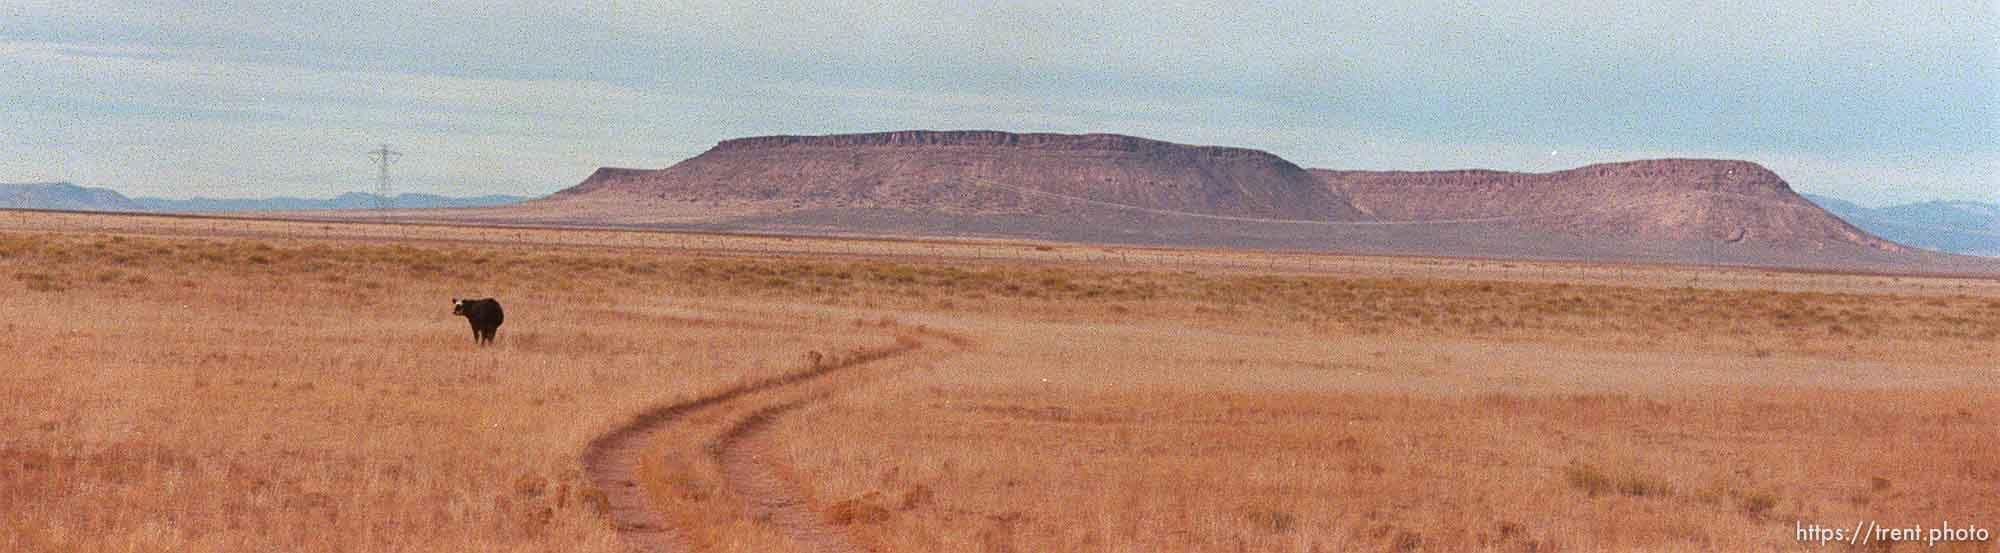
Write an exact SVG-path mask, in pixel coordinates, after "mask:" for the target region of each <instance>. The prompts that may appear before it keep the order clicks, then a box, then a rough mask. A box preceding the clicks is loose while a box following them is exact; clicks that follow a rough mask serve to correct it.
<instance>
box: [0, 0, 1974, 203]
mask: <svg viewBox="0 0 2000 553" xmlns="http://www.w3.org/2000/svg"><path fill="white" fill-rule="evenodd" d="M310 4H312V5H304V6H285V5H272V4H269V3H265V2H234V1H215V2H180V1H174V0H161V1H154V2H141V3H127V2H96V1H92V0H60V1H46V0H26V1H25V2H23V1H22V0H9V1H7V2H4V3H0V124H3V125H4V126H0V182H31V181H69V182H75V183H77V184H83V185H90V186H107V187H110V188H114V189H117V190H119V191H121V192H124V193H126V194H127V195H133V196H164V197H175V198H181V197H189V196H230V197H263V196H276V195H303V196H331V195H335V194H339V193H342V192H349V191H361V190H372V189H373V188H374V185H375V166H374V164H373V162H372V161H371V160H370V158H369V156H368V154H367V152H368V151H369V150H371V149H374V148H375V147H377V146H379V145H382V144H388V145H390V147H391V148H393V149H395V150H397V151H400V152H402V153H403V156H402V157H401V158H399V159H398V160H397V161H396V164H395V165H394V166H392V168H391V173H392V178H393V181H392V182H393V185H394V187H395V188H396V190H397V191H401V192H428V193H440V194H449V195H478V194H489V193H494V194H522V195H541V194H546V193H549V192H553V191H555V190H559V189H561V188H564V187H567V186H570V185H573V184H575V183H577V182H579V181H581V180H583V178H584V177H586V176H588V175H589V174H590V172H591V171H592V170H594V169H596V168H597V167H601V166H614V167H639V168H659V167H666V166H669V165H672V164H674V163H675V162H678V161H680V160H682V159H685V158H688V157H691V156H694V155H696V154H699V153H701V152H702V151H704V150H706V149H708V148H709V147H711V146H713V145H714V144H715V143H716V142H719V141H721V140H725V139H729V138H736V137H742V136H755V135H770V134H805V135H815V134H834V133H849V132H875V131H890V130H905V129H936V130H947V129H991V130H1006V131H1017V132H1064V133H1083V132H1109V133H1119V134H1129V135H1135V136H1143V137H1147V138H1154V139H1159V140H1167V141H1171V142H1181V143H1189V144H1214V145H1228V146H1240V147H1248V148H1257V149H1261V150H1266V151H1269V152H1272V153H1275V154H1277V155H1279V156H1282V157H1284V158H1286V159H1289V160H1291V161H1293V162H1295V163H1298V164H1299V165H1302V166H1305V167H1323V168H1334V169H1410V170H1415V169H1454V168H1475V167H1476V168H1490V169H1502V170H1517V171H1551V170H1559V169H1565V168H1570V167H1576V166H1581V165H1587V164H1591V163H1601V162H1611V161H1620V160H1629V159H1644V158H1659V157H1702V158H1734V159H1747V160H1751V161H1755V162H1758V163H1761V164H1763V165H1765V166H1766V167H1769V168H1771V169H1772V170H1774V171H1776V172H1777V173H1778V174H1779V175H1781V176H1783V177H1784V178H1785V179H1786V180H1787V181H1788V182H1790V183H1791V184H1792V186H1793V188H1795V189H1797V190H1799V191H1802V192H1811V193H1820V194H1827V195H1832V196H1836V197H1841V198H1845V199H1849V200H1853V201H1856V202H1858V203H1861V204H1863V205H1871V206H1880V205H1885V204H1891V203H1901V202H1909V201H1922V200H1933V199H1944V200H1974V201H1985V202H1995V203H2000V0H1987V1H1984V2H1963V3H1924V2H1917V3H1911V2H1906V1H1905V2H1874V1H1860V2H1818V1H1810V2H1808V1H1795V0H1773V1H1767V2H1733V1H1732V2H1663V1H1656V0H1648V1H1628V0H1608V1H1589V2H1555V1H1521V2H1435V1H1417V2H1393V3H1385V4H1389V5H1386V6H1370V5H1367V4H1374V3H1354V5H1348V4H1347V3H1335V2H1312V1H1307V2H1234V3H1213V4H1210V3H1192V2H1176V1H1172V0H1166V1H1154V2H1135V3H1114V2H1041V1H1033V0H1030V1H1021V2H1007V3H991V4H989V5H974V6H965V5H960V4H962V3H946V2H934V3H926V2H899V1H891V2H866V3H864V2H785V1H774V2H760V3H756V4H754V5H745V4H734V3H689V2H601V1H596V0H572V1H568V2H561V3H544V2H530V3H521V4H511V3H505V2H493V1H483V0H482V1H462V0H438V1H426V2H397V1H382V0H355V1H349V2H339V3H333V2H321V3H310ZM1002 4H1004V5H1002Z"/></svg>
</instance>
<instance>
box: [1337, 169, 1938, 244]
mask: <svg viewBox="0 0 2000 553" xmlns="http://www.w3.org/2000/svg"><path fill="white" fill-rule="evenodd" d="M1313 173H1314V175H1315V176H1317V177H1319V178H1320V180H1321V181H1323V182H1325V183H1326V184H1327V186H1328V188H1330V189H1332V190H1335V191H1336V192H1337V193H1339V194H1341V195H1343V196H1346V197H1348V198H1349V200H1350V201H1351V202H1352V203H1353V205H1354V206H1355V207H1356V208H1357V209H1360V210H1361V211H1363V212H1365V213H1367V214H1368V215H1369V216H1371V217H1374V218H1377V219H1381V220H1394V221H1447V220H1488V221H1490V222H1491V224H1493V225H1499V226H1506V227H1513V228H1521V229H1532V230H1539V231H1545V232H1549V233H1555V234H1561V235H1575V236H1591V237H1624V238H1633V239H1640V240H1649V241H1690V242H1708V243H1722V244H1746V245H1762V246H1770V247H1779V248H1806V249H1821V248H1828V247H1835V246H1840V245H1850V246H1860V247H1863V248H1869V249H1874V250H1880V251H1889V252H1894V251H1902V250H1903V249H1904V247H1903V246H1900V245H1897V244H1895V243H1892V242H1889V241H1886V240H1882V239H1880V238H1877V237H1875V236H1873V235H1870V234H1868V233H1867V232H1864V231H1862V230H1860V229H1858V228H1855V227H1854V226H1852V225H1849V224H1847V223H1846V222H1845V221H1842V220H1840V219H1839V218H1838V217H1834V216H1833V215H1832V214H1829V213H1827V212H1826V211H1824V210H1822V209H1820V208H1819V206H1817V205H1814V204H1813V203H1812V202H1810V201H1807V200H1806V199H1805V198H1803V197H1801V196H1799V195H1798V194H1797V193H1794V192H1793V191H1792V188H1791V186H1790V185H1788V184H1786V183H1785V181H1784V179H1782V178H1779V177H1778V175H1777V174H1775V173H1772V172H1771V171H1770V170H1768V169H1765V168H1764V167H1763V166H1760V165H1757V164H1755V163H1751V162H1747V161H1735V160H1713V159H1653V160H1643V161H1630V162H1622V163H1605V164H1599V165H1590V166H1585V167H1579V168H1576V169H1570V170H1566V171H1556V172H1551V173H1510V172H1501V171H1483V170H1471V171H1329V170H1314V171H1313Z"/></svg>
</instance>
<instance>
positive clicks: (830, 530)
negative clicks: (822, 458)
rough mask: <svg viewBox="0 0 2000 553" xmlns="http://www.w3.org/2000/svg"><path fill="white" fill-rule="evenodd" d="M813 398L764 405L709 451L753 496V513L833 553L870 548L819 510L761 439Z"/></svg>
mask: <svg viewBox="0 0 2000 553" xmlns="http://www.w3.org/2000/svg"><path fill="white" fill-rule="evenodd" d="M823 397H824V396H820V397H815V398H811V399H808V400H800V401H793V402H788V403H783V404H779V405H773V406H770V407H766V408H763V409H759V410H758V411H757V412H755V413H751V414H750V416H748V417H745V418H744V419H743V420H742V421H741V422H738V423H737V424H736V425H735V426H733V427H730V429H729V431H728V432H725V433H723V435H722V436H721V437H719V438H717V439H716V442H715V443H714V444H711V445H710V446H709V454H710V455H714V456H715V458H716V460H717V461H718V462H720V463H721V464H722V476H723V478H724V480H725V481H726V482H727V483H728V485H729V486H730V487H731V488H734V489H736V490H737V491H738V492H740V493H742V494H743V495H744V496H746V497H749V498H750V501H749V503H750V505H749V507H750V516H751V517H752V518H754V519H756V520H761V521H768V522H769V523H770V524H771V525H772V526H776V527H777V528H778V530H779V531H781V532H784V534H785V535H786V536H787V537H790V538H792V540H793V541H796V542H798V543H800V544H802V545H805V546H806V547H807V549H809V550H811V551H818V552H828V553H860V552H862V551H869V550H870V549H867V548H863V547H861V546H859V545H856V544H855V543H854V541H853V540H852V539H851V538H849V537H848V535H847V533H846V532H843V531H841V530H840V529H838V528H835V527H833V526H831V525H828V524H827V523H826V522H825V520H824V519H822V518H820V513H819V511H817V510H814V509H813V506H812V501H811V499H810V498H809V497H808V496H807V495H806V493H804V492H803V491H802V490H799V489H797V488H795V487H793V486H792V485H791V484H790V483H789V482H788V481H786V480H785V478H784V476H783V475H782V474H781V473H780V472H779V469H778V465H777V463H776V462H775V461H773V460H772V459H771V457H772V456H771V455H769V454H768V453H767V450H766V449H765V448H764V447H762V446H763V444H762V443H761V442H759V441H758V440H757V437H758V436H759V435H761V434H762V433H763V432H764V431H765V430H767V429H769V428H770V427H771V424H772V423H774V422H776V421H777V419H778V417H780V416H782V415H784V414H785V413H786V412H788V411H791V410H794V409H797V408H799V407H800V406H801V405H803V404H805V403H807V402H808V401H816V400H818V399H821V398H823Z"/></svg>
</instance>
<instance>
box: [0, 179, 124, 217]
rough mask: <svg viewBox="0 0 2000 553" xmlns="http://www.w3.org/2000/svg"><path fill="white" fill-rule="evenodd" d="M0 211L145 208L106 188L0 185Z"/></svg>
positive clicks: (52, 183)
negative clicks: (4, 209)
mask: <svg viewBox="0 0 2000 553" xmlns="http://www.w3.org/2000/svg"><path fill="white" fill-rule="evenodd" d="M0 208H29V209H62V210H72V211H140V210H143V209H144V208H145V206H142V205H140V204H139V203H138V202H134V201H132V199H131V198H127V197H125V195H124V194H119V193H118V192H117V191H115V190H111V189H108V188H91V187H84V186H77V185H74V184H70V183H67V182H29V183H18V184H0Z"/></svg>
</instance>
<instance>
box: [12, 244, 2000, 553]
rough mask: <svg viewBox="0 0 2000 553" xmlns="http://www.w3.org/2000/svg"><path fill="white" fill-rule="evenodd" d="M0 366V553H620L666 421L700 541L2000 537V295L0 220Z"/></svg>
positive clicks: (1983, 290) (1877, 280)
mask: <svg viewBox="0 0 2000 553" xmlns="http://www.w3.org/2000/svg"><path fill="white" fill-rule="evenodd" d="M466 295H481V296H484V295H492V296H496V297H499V298H500V299H501V300H502V301H503V302H504V303H505V306H506V308H507V311H508V320H507V323H506V325H505V326H503V327H502V328H501V330H500V338H499V341H498V342H497V343H496V344H495V345H494V346H493V347H488V348H479V347H477V346H474V345H473V343H472V340H471V336H470V331H469V329H468V328H467V326H466V324H465V321H464V320H463V319H460V318H455V317H452V316H451V315H450V314H449V313H450V305H449V303H448V300H449V299H450V298H452V297H454V296H466ZM0 359H9V360H13V362H11V363H9V365H10V366H9V367H8V368H9V370H7V371H5V372H0V394H5V397H7V398H9V399H10V400H11V401H9V402H7V403H5V404H0V505H7V506H8V508H7V509H5V510H0V550H7V551H272V550H283V551H440V550H483V551H622V550H626V548H627V543H626V542H625V541H624V539H625V538H624V537H622V536H621V535H620V532H619V531H618V528H619V527H621V526H624V527H625V528H627V529H628V530H631V529H632V528H631V527H630V525H625V524H622V523H614V522H613V520H612V519H613V517H612V515H611V514H610V513H612V512H613V511H614V510H615V509H614V503H616V502H615V501H613V500H612V498H614V497H618V496H619V494H618V493H617V490H615V489H613V490H607V489H606V486H604V485H601V484H602V482H600V481H593V479H592V476H591V475H589V474H586V471H585V468H584V457H585V453H586V448H587V447H588V446H589V445H590V444H592V443H594V442H593V440H596V439H598V438H599V437H601V436H605V435H607V433H610V432H612V431H613V430H614V429H620V428H637V426H632V425H633V424H638V422H651V423H654V424H652V425H651V426H647V427H646V428H647V432H646V433H644V434H635V435H640V436H643V437H644V438H645V439H644V440H643V442H644V443H643V451H642V452H640V453H642V454H641V455H638V456H637V459H638V461H637V463H638V466H636V467H634V468H633V470H632V473H633V479H634V482H633V484H634V486H633V489H635V490H639V493H638V494H637V496H638V497H642V498H643V499H645V503H646V504H647V505H648V506H649V508H650V509H652V512H654V513H656V514H657V515H658V517H657V519H658V524H659V525H663V526H664V527H665V528H666V529H667V530H669V531H670V533H671V534H673V535H674V536H675V537H674V539H672V540H669V544H668V545H669V546H670V547H676V548H680V549H686V550H693V551H787V550H799V551H811V550H842V549H873V550H881V551H1023V552H1027V551H1795V550H1818V549H1819V548H1815V547H1813V546H1811V545H1810V544H1802V543H1800V542H1798V541H1796V540H1795V528H1796V525H1797V524H1799V523H1805V524H1820V525H1824V526H1832V527H1847V528H1852V527H1853V525H1854V524H1855V523H1856V522H1858V521H1864V520H1869V521H1879V522H1880V523H1882V524H1884V525H1903V526H1908V525H1913V524H1923V525H1925V526H1927V527H1928V526H1935V525H1936V524H1938V523H1939V522H1942V521H1947V520H1949V521H1951V522H1952V523H1953V524H1979V525H1984V526H1985V527H1988V528H1993V527H1996V526H2000V461H1996V460H2000V282H1996V281H1995V280H1994V279H1991V278H1986V279H1965V278H1959V279H1953V278H1940V277H1922V278H1919V277H1906V276H1894V275H1821V274H1805V273H1780V272H1770V271H1757V270H1744V269H1717V268H1700V267H1642V266H1609V267H1607V266H1591V265H1583V264H1563V263H1518V262H1494V261H1466V260H1428V259H1399V258H1343V257H1336V256H1307V255H1288V254H1251V253H1238V252H1188V251H1171V250H1147V249H1120V248H1099V247H1088V248H1086V247H1081V246H1068V245H1040V244H1018V243H972V244H950V243H928V242H894V241H849V240H824V239H792V238H782V237H718V236H701V235H672V234H654V233H637V232H616V231H581V230H565V231H556V230H537V229H502V228H467V227H430V226H405V225H367V224H354V223H300V222H271V221H230V220H213V219H174V218H164V217H136V216H131V217H128V216H94V215H63V214H42V213H20V212H6V213H0ZM814 359H818V361H814ZM669 414H671V416H667V415H669ZM635 417H636V418H635ZM635 421H637V422H635ZM628 423H631V424H628ZM1846 547H1847V546H1844V545H1833V546H1827V547H1826V549H1841V548H1846ZM1995 547H1996V544H1995V543H1992V542H1988V543H1979V544H1955V545H1953V546H1951V547H1942V546H1941V547H1939V548H1936V549H1934V550H1940V551H1951V550H1957V551H1994V550H1995ZM1874 550H1896V551H1918V550H1933V549H1930V548H1926V547H1924V546H1923V544H1907V543H1906V544H1899V545H1893V546H1890V547H1878V548H1876V549H1874Z"/></svg>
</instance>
